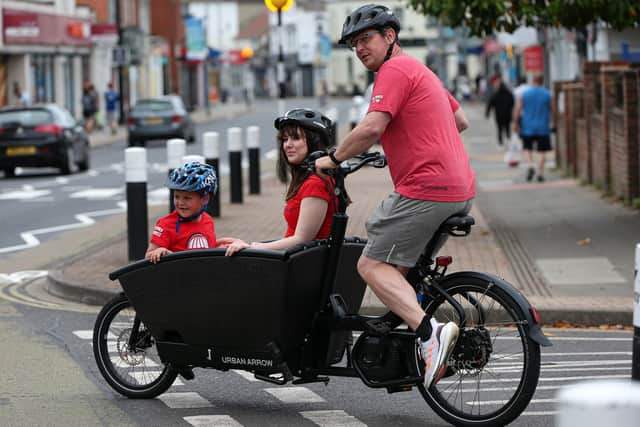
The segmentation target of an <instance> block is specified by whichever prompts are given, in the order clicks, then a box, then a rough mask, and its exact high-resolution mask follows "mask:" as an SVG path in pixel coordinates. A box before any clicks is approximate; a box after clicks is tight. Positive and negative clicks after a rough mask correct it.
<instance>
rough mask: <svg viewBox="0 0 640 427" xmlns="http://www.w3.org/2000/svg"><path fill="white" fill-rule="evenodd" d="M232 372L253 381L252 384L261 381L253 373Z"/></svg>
mask: <svg viewBox="0 0 640 427" xmlns="http://www.w3.org/2000/svg"><path fill="white" fill-rule="evenodd" d="M232 371H233V372H235V373H236V374H238V375H240V376H241V377H242V378H244V379H245V380H247V381H251V382H257V381H261V380H259V379H257V378H256V376H255V374H254V373H253V372H249V371H243V370H242V369H232Z"/></svg>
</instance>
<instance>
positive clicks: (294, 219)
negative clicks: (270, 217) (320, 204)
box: [284, 174, 338, 239]
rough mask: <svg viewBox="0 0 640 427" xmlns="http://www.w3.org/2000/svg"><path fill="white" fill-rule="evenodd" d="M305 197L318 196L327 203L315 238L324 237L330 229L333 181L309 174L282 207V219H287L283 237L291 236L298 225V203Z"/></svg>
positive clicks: (334, 197) (334, 202)
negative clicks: (325, 211)
mask: <svg viewBox="0 0 640 427" xmlns="http://www.w3.org/2000/svg"><path fill="white" fill-rule="evenodd" d="M306 197H319V198H321V199H322V200H326V201H327V203H328V206H327V213H326V215H325V216H324V221H323V222H322V227H320V230H319V231H318V234H316V237H315V239H326V238H327V237H329V232H330V231H331V221H332V220H333V212H334V211H335V208H336V204H337V203H338V201H337V200H336V196H335V195H334V194H333V182H332V181H331V180H329V179H328V180H327V181H323V179H322V178H320V177H319V176H318V175H315V174H314V175H311V176H309V178H307V179H306V180H305V181H304V182H303V183H302V185H301V186H300V188H299V189H298V192H297V193H296V194H295V195H294V196H293V197H292V198H290V199H289V200H288V201H287V204H286V205H285V207H284V219H285V220H286V221H287V232H286V233H285V235H284V237H290V236H293V235H294V234H295V232H296V226H297V225H298V217H299V216H300V203H302V199H304V198H306Z"/></svg>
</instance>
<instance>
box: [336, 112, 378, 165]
mask: <svg viewBox="0 0 640 427" xmlns="http://www.w3.org/2000/svg"><path fill="white" fill-rule="evenodd" d="M390 121H391V114H389V113H386V112H382V111H370V112H369V113H367V115H366V116H364V119H362V121H361V122H360V124H358V126H356V127H355V128H354V129H353V130H352V131H351V132H349V135H347V137H346V138H345V139H344V141H342V143H341V144H340V145H339V146H338V149H337V150H336V152H335V153H334V155H335V157H336V158H337V159H339V160H347V159H350V158H351V157H353V156H355V155H357V154H360V153H363V152H365V151H367V150H368V149H369V147H371V146H372V145H373V144H375V143H376V141H378V140H379V139H380V137H381V136H382V134H383V133H384V130H385V129H386V128H387V125H388V124H389V122H390Z"/></svg>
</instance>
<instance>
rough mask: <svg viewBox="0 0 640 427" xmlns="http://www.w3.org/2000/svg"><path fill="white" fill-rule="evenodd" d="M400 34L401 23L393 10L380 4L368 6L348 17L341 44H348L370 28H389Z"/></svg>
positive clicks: (360, 8)
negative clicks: (352, 38) (354, 37)
mask: <svg viewBox="0 0 640 427" xmlns="http://www.w3.org/2000/svg"><path fill="white" fill-rule="evenodd" d="M388 27H391V28H393V29H394V30H395V32H396V37H397V34H398V32H400V21H399V20H398V18H397V17H396V16H395V15H394V14H393V12H392V11H391V9H389V8H388V7H386V6H382V5H379V4H366V5H364V6H360V7H359V8H357V9H356V10H354V11H353V12H352V13H351V15H349V16H347V19H345V21H344V25H343V26H342V35H341V37H340V40H338V43H339V44H347V40H349V39H350V38H351V37H353V36H355V35H356V34H358V33H361V32H362V31H364V30H366V29H368V28H379V29H383V28H388Z"/></svg>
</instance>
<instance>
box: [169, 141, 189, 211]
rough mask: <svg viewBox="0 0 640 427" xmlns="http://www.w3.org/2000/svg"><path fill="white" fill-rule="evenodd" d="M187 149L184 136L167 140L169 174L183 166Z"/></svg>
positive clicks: (170, 194) (171, 203) (170, 208)
mask: <svg viewBox="0 0 640 427" xmlns="http://www.w3.org/2000/svg"><path fill="white" fill-rule="evenodd" d="M186 151H187V141H185V140H184V139H182V138H172V139H169V140H168V141H167V167H168V169H169V170H168V171H167V176H169V175H171V172H173V170H174V169H176V168H179V167H180V166H182V158H183V157H184V155H185V153H186ZM174 209H175V206H174V204H173V190H169V212H173V210H174Z"/></svg>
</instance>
